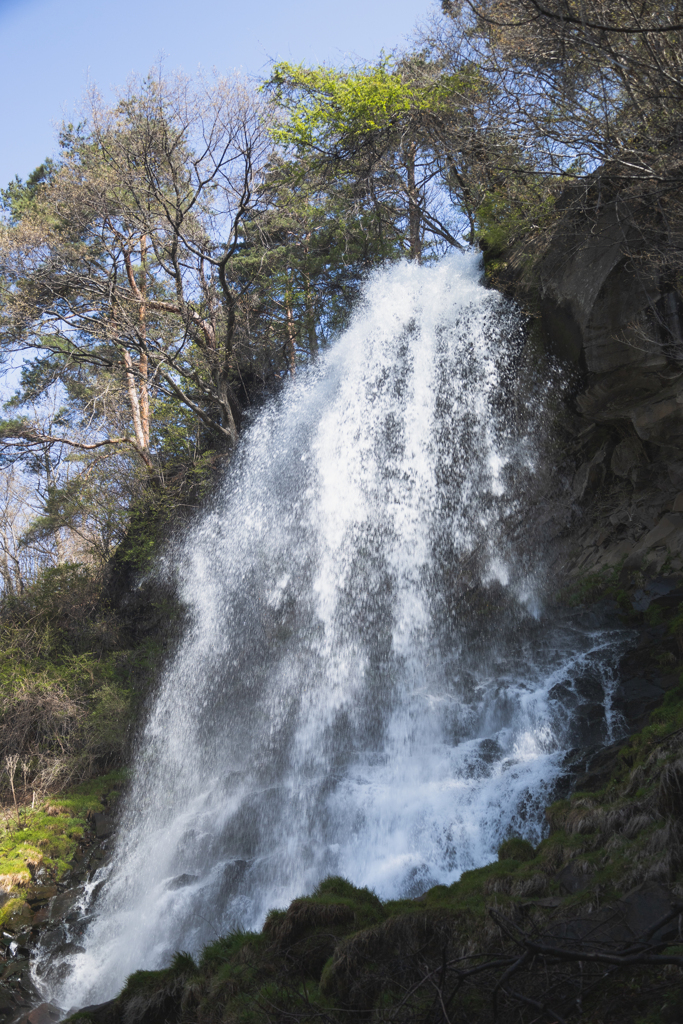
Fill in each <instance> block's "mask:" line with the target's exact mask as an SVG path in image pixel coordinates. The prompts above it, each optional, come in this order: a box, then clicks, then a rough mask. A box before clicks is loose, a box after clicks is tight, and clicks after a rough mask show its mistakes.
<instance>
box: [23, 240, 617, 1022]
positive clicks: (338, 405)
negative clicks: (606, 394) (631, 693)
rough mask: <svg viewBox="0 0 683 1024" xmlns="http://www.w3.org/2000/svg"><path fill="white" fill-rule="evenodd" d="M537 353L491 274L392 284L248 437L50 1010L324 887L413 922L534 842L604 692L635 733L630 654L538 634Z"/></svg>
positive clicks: (46, 978) (445, 264)
mask: <svg viewBox="0 0 683 1024" xmlns="http://www.w3.org/2000/svg"><path fill="white" fill-rule="evenodd" d="M521 345H522V337H521V328H520V323H519V319H518V316H517V314H516V313H515V311H514V310H513V309H512V308H511V307H510V306H509V305H508V304H507V303H506V302H505V301H504V300H503V299H502V298H501V297H500V296H498V295H497V294H495V293H493V292H491V291H488V290H486V289H485V288H484V287H483V286H482V284H481V282H480V265H479V261H478V258H477V257H476V256H475V255H474V254H467V255H458V256H456V257H453V258H449V259H446V260H443V261H442V262H441V263H439V264H438V265H436V266H430V267H419V266H416V265H408V264H401V265H397V266H392V267H390V268H389V269H386V270H384V271H382V272H379V273H377V274H375V275H374V276H373V277H372V278H371V279H370V281H369V283H368V285H367V287H366V290H365V294H364V298H363V301H362V303H361V304H360V305H359V308H358V310H357V312H356V315H355V317H354V319H353V322H352V324H351V326H350V328H349V329H348V331H346V333H345V334H344V335H343V336H342V337H341V338H340V339H339V340H338V342H337V343H336V344H335V345H334V346H333V347H332V348H331V349H330V350H329V351H328V352H327V353H326V354H325V355H324V356H323V357H322V358H321V359H320V361H319V362H318V364H317V365H316V366H315V367H313V368H311V369H308V370H306V371H305V372H302V373H300V375H299V376H298V377H297V379H296V380H294V381H292V382H290V383H289V384H288V385H287V386H286V387H285V388H284V389H283V392H282V394H281V396H280V397H279V399H278V400H277V401H273V402H272V403H271V404H269V405H268V406H267V407H266V408H265V409H263V410H262V411H261V412H260V413H259V414H258V416H257V417H255V418H254V422H253V423H252V424H251V426H250V428H249V429H248V431H247V433H246V435H245V437H244V438H243V441H242V443H241V445H240V449H239V452H238V454H237V455H236V457H235V459H234V461H233V464H232V465H231V467H230V470H229V472H228V473H227V475H226V479H225V481H224V484H223V487H222V489H221V491H220V493H219V494H218V495H217V496H216V497H215V499H214V501H213V503H212V505H211V506H210V507H209V508H207V509H206V511H205V512H204V513H203V514H202V516H201V517H200V519H199V520H198V521H197V522H196V524H195V525H194V526H193V527H192V528H191V529H190V530H189V531H188V532H187V534H186V536H185V537H184V538H183V540H182V542H180V543H179V544H178V545H177V548H176V550H175V551H174V553H173V558H172V559H171V557H170V556H169V561H172V563H173V565H172V571H173V572H174V573H175V574H176V576H177V580H178V587H179V593H180V598H181V600H182V603H183V605H184V606H185V608H186V609H187V615H186V618H187V626H186V629H185V633H184V636H183V637H182V638H181V639H180V640H179V643H178V647H177V650H176V652H175V654H174V656H173V657H172V658H171V659H169V664H168V666H167V668H166V671H165V674H164V678H163V681H162V685H161V687H160V690H159V693H158V696H157V698H156V702H155V705H154V707H153V709H152V711H151V714H150V716H149V720H148V723H147V726H146V729H145V732H144V736H143V739H142V742H141V745H140V749H139V751H138V755H137V759H136V762H135V769H134V778H133V782H132V787H131V791H130V794H129V796H128V799H127V804H126V808H125V811H124V815H123V820H122V824H121V827H120V830H119V835H118V842H117V848H116V853H115V857H114V859H113V861H112V863H111V865H110V866H108V867H107V868H106V869H103V871H102V872H101V873H100V875H99V879H100V880H101V879H104V880H105V884H104V888H103V891H102V894H101V896H100V897H99V899H98V900H97V902H96V904H95V907H94V911H95V912H94V917H93V919H92V921H91V922H90V924H89V926H88V930H87V933H86V937H85V940H84V945H85V951H81V952H74V953H72V954H71V955H70V956H69V957H68V958H67V960H66V961H65V962H62V963H61V964H59V965H58V969H56V968H55V964H54V960H50V959H49V958H48V957H46V958H45V960H44V962H43V963H42V964H39V966H38V973H39V976H40V977H41V979H42V983H43V985H44V986H45V988H46V990H48V991H49V995H50V998H51V999H53V1000H54V1001H55V1002H57V1003H58V1004H59V1005H61V1006H64V1007H69V1006H83V1005H85V1004H89V1003H93V1002H99V1001H102V1000H104V999H107V998H110V997H111V996H113V995H115V994H116V992H117V991H118V990H119V989H120V987H121V985H122V982H123V981H124V979H125V977H126V976H127V975H128V974H129V973H130V972H132V971H134V970H137V969H140V968H147V969H152V968H156V967H159V966H163V965H164V964H166V963H167V962H168V960H169V958H170V955H171V953H172V952H173V951H174V950H176V949H184V950H189V951H191V952H193V951H197V950H199V949H200V948H201V947H202V945H203V944H205V943H206V942H208V941H211V940H212V939H214V938H215V937H216V935H217V934H222V933H225V932H226V931H228V930H230V929H232V928H236V927H242V928H259V927H260V926H261V924H262V923H263V920H264V917H265V915H266V913H267V911H268V910H269V909H270V908H272V907H283V906H285V905H287V904H288V902H289V901H291V899H293V898H294V897H296V896H298V895H301V894H303V893H305V892H308V891H310V890H311V889H312V888H313V887H314V886H315V884H316V883H317V882H318V881H320V879H321V878H323V877H324V876H326V875H329V874H341V875H344V876H346V877H347V878H349V879H350V880H351V881H353V882H354V883H355V884H357V885H367V886H370V887H372V888H374V889H375V890H376V892H377V893H378V894H379V895H380V896H381V897H382V898H396V897H415V896H417V895H419V894H420V893H422V892H423V891H424V890H425V889H426V888H428V887H429V886H431V885H434V884H436V883H443V884H449V883H451V882H453V881H454V880H456V879H457V878H458V877H459V876H460V874H461V873H462V872H463V871H465V870H468V869H470V868H473V867H476V866H480V865H482V864H484V863H486V862H488V861H490V860H491V859H492V858H494V857H495V855H496V850H497V848H498V846H499V844H500V843H501V841H502V840H503V839H504V838H506V837H507V836H509V835H510V834H512V833H517V834H522V835H524V836H526V837H528V838H530V839H531V840H533V841H537V840H539V839H540V838H541V835H542V822H543V817H542V810H543V807H544V805H545V803H546V802H547V801H548V799H549V797H550V796H551V794H552V791H553V787H554V785H555V783H556V781H557V779H558V776H559V775H560V774H561V771H562V761H563V757H564V756H565V754H566V752H567V750H568V749H569V748H570V747H572V746H574V745H576V743H577V742H578V740H579V739H580V733H579V729H580V723H579V716H577V715H576V714H573V713H572V709H574V708H575V707H576V706H577V705H578V704H580V702H581V701H582V700H584V691H585V689H586V687H587V686H588V687H589V688H591V692H592V696H591V700H592V702H593V706H595V705H596V702H597V705H598V707H600V706H602V707H603V711H602V714H601V717H600V716H599V717H600V721H599V722H598V725H597V727H596V726H595V723H594V725H593V728H594V729H595V728H597V729H598V733H599V735H600V738H602V739H605V740H609V739H610V738H611V734H612V733H613V732H614V731H615V730H618V728H619V722H618V719H617V716H615V715H614V714H613V713H612V711H611V707H610V692H611V686H612V666H613V665H614V663H615V659H616V657H617V655H618V653H619V651H620V649H621V646H622V644H623V638H622V636H621V634H620V633H619V632H618V631H610V630H609V629H606V628H605V629H602V628H600V627H599V626H598V625H595V624H592V625H590V624H589V625H586V624H582V623H581V622H579V621H577V620H576V619H575V618H572V617H571V616H569V615H567V616H566V617H565V618H564V619H558V618H557V617H554V618H553V621H552V622H551V621H546V620H545V619H544V616H543V613H542V584H541V581H542V568H543V567H542V556H540V555H537V554H535V553H534V552H533V538H532V537H529V538H528V543H527V544H526V545H525V544H522V545H521V546H520V545H519V544H517V545H515V544H513V543H512V542H511V540H510V536H511V526H510V524H511V523H516V524H517V533H518V534H519V522H520V520H521V521H523V518H524V515H525V509H526V508H527V507H528V496H529V493H530V491H531V490H532V489H533V486H534V480H535V479H537V477H538V475H539V473H540V472H541V467H540V465H539V453H538V451H537V445H536V440H535V439H536V438H537V437H538V433H539V425H540V424H541V423H542V407H543V401H544V396H543V389H542V388H541V387H540V386H537V387H536V390H535V391H533V393H530V394H529V395H527V397H526V399H525V401H524V402H521V403H520V401H519V398H518V396H517V397H516V394H517V392H516V390H515V387H516V385H515V380H516V375H517V368H518V364H519V357H520V351H521ZM520 407H521V408H522V412H521V413H520ZM587 681H588V682H587ZM596 695H597V696H596Z"/></svg>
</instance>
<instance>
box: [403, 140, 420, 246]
mask: <svg viewBox="0 0 683 1024" xmlns="http://www.w3.org/2000/svg"><path fill="white" fill-rule="evenodd" d="M416 149H417V147H416V145H415V143H414V142H411V143H410V145H409V146H408V156H407V160H406V171H407V172H408V240H409V243H410V258H411V260H419V259H420V256H421V255H422V242H421V239H420V219H421V218H420V195H419V192H418V189H417V186H416V185H415V152H416Z"/></svg>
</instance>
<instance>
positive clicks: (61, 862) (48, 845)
mask: <svg viewBox="0 0 683 1024" xmlns="http://www.w3.org/2000/svg"><path fill="white" fill-rule="evenodd" d="M126 775H127V773H126V771H125V770H118V771H115V772H110V773H109V774H108V775H104V776H100V777H99V778H96V779H91V780H90V781H89V782H86V783H83V784H82V785H80V786H76V787H75V788H74V789H72V790H69V791H68V792H66V793H61V794H59V796H53V797H50V799H49V801H45V802H44V803H43V804H41V805H40V806H39V807H37V808H35V809H33V810H31V809H26V810H24V811H22V812H21V814H20V820H21V826H18V825H17V824H16V821H12V820H11V819H10V821H9V824H8V825H7V826H6V827H5V830H4V831H3V832H2V834H0V876H5V878H6V879H7V880H11V879H15V881H14V882H13V883H12V884H20V885H27V884H29V883H30V881H31V871H32V869H33V870H35V869H36V868H38V867H44V868H46V869H47V870H48V871H49V872H50V874H51V875H52V877H53V878H57V879H58V878H60V877H61V876H62V875H63V874H64V873H65V872H66V871H68V870H69V868H70V861H71V860H72V859H73V858H74V856H75V854H76V852H77V850H78V846H79V843H80V842H81V841H82V839H83V838H84V835H85V832H86V830H87V829H88V816H89V815H90V814H91V813H96V812H97V811H102V810H103V809H104V802H105V800H107V801H108V802H111V801H112V800H113V799H115V798H116V797H117V796H118V794H119V792H120V790H121V787H122V786H123V785H124V783H125V779H126Z"/></svg>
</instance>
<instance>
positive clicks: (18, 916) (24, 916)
mask: <svg viewBox="0 0 683 1024" xmlns="http://www.w3.org/2000/svg"><path fill="white" fill-rule="evenodd" d="M32 917H33V914H32V912H31V908H30V907H29V905H28V903H26V902H25V901H24V900H22V899H13V900H8V901H7V903H5V905H4V906H3V907H0V929H2V928H6V929H8V930H9V931H11V932H17V931H21V929H22V928H26V927H28V926H29V925H30V923H31V918H32Z"/></svg>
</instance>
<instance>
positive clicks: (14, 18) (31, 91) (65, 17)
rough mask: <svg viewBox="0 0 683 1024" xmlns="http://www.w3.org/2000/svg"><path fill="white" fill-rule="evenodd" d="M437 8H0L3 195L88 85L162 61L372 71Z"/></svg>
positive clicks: (39, 156) (75, 1) (202, 1)
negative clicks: (276, 62) (280, 63)
mask: <svg viewBox="0 0 683 1024" xmlns="http://www.w3.org/2000/svg"><path fill="white" fill-rule="evenodd" d="M432 9H433V0H392V2H388V0H338V2H332V3H329V2H326V0H319V2H317V3H314V2H313V0H287V2H282V0H280V2H276V0H252V2H251V3H249V2H246V0H239V2H238V0H221V2H219V0H195V3H194V4H192V3H190V2H188V0H185V2H180V0H116V2H112V0H109V2H106V3H105V2H103V0H0V54H2V56H1V58H0V94H1V95H2V98H3V102H2V120H1V124H0V187H4V186H5V185H6V184H7V183H8V182H9V181H10V180H11V179H12V178H13V177H14V175H15V174H19V175H20V177H23V178H25V177H26V175H27V174H28V173H29V172H30V171H31V170H33V168H34V167H36V166H37V165H38V164H39V163H40V162H41V161H42V160H43V159H44V158H45V157H46V156H48V155H49V154H50V153H53V152H54V151H55V149H56V141H55V129H56V125H57V124H58V123H59V122H60V121H61V119H62V118H63V117H69V116H70V115H71V114H72V113H73V112H74V110H75V109H76V108H77V106H78V102H79V100H80V97H81V95H82V93H83V90H84V88H85V86H86V83H87V81H88V78H90V80H91V81H93V82H95V83H96V84H97V85H98V86H99V88H100V89H101V91H102V92H103V93H104V94H105V96H111V95H112V94H113V92H112V90H113V89H114V88H115V87H116V86H117V85H123V83H124V82H125V80H126V78H127V76H128V75H129V74H130V73H131V72H133V71H134V72H141V73H143V72H145V71H147V70H148V68H149V67H150V66H151V65H152V64H153V63H154V62H155V61H156V60H157V59H158V57H159V56H160V55H161V54H162V53H163V54H164V56H165V63H166V66H167V67H169V68H182V69H183V70H184V71H186V72H188V73H192V72H194V71H195V70H196V69H197V67H198V66H199V65H201V66H203V67H204V68H207V69H210V68H213V67H216V68H217V69H218V70H219V71H228V70H230V69H232V68H242V69H243V70H244V71H245V72H247V73H248V74H250V75H255V76H258V75H263V74H265V73H266V72H267V69H268V65H269V62H270V61H271V59H277V58H285V59H292V60H304V61H307V62H322V61H327V62H332V63H341V62H343V61H344V60H345V59H346V58H349V57H350V58H351V59H360V60H372V59H374V58H375V57H376V56H377V55H378V53H379V52H380V50H381V49H382V48H384V49H385V50H391V49H393V48H394V47H396V46H400V45H401V44H402V43H403V42H405V40H406V38H407V37H409V36H410V34H411V32H412V31H413V29H414V28H415V26H416V24H417V23H418V22H420V21H422V20H425V19H426V18H427V17H428V15H429V13H430V11H431V10H432Z"/></svg>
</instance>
